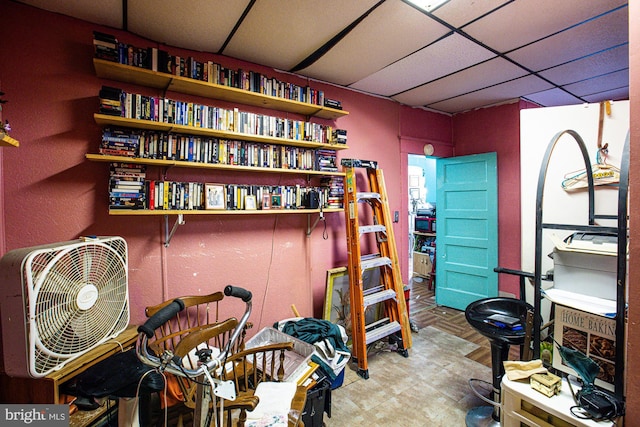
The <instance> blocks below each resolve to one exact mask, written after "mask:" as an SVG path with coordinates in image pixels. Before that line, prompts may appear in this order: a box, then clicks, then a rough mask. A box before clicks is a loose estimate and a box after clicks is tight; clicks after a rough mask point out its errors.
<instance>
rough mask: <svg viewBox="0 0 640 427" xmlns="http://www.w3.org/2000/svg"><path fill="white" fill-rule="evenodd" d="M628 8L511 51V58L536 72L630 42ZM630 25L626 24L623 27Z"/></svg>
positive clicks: (509, 55)
mask: <svg viewBox="0 0 640 427" xmlns="http://www.w3.org/2000/svg"><path fill="white" fill-rule="evenodd" d="M627 12H628V10H627V8H623V9H620V10H618V11H616V12H612V13H609V14H607V15H604V16H603V17H601V18H598V19H594V20H592V21H589V22H586V23H584V24H582V25H578V26H576V27H573V28H571V29H570V30H567V31H563V32H562V33H559V34H556V35H554V36H551V37H548V38H546V39H544V40H541V41H539V42H537V43H534V44H532V45H529V46H526V47H523V48H521V49H518V50H515V51H513V52H510V53H509V54H508V55H507V56H508V57H509V58H511V59H513V60H514V61H516V62H519V63H521V64H523V65H524V66H526V67H529V68H530V69H531V70H533V71H540V70H544V69H546V68H549V67H553V66H555V65H558V64H563V63H565V62H567V61H572V60H575V59H578V58H582V57H583V56H586V55H590V54H593V53H596V52H599V51H601V50H603V49H607V48H610V47H612V46H617V45H621V44H624V43H627V42H628V40H629V28H628V21H629V20H628V15H627ZM623 23H626V25H621V24H623Z"/></svg>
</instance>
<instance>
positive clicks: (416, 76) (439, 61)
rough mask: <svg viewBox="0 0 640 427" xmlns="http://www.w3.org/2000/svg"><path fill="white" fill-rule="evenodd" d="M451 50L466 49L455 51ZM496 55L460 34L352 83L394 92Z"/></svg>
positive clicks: (373, 89)
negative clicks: (453, 53) (454, 53)
mask: <svg viewBox="0 0 640 427" xmlns="http://www.w3.org/2000/svg"><path fill="white" fill-rule="evenodd" d="M451 52H465V54H464V55H452V54H451ZM494 56H495V55H494V54H493V53H491V52H490V51H488V50H486V49H484V48H482V47H480V46H478V45H476V44H474V43H472V42H471V41H469V40H468V39H467V38H465V37H462V36H461V35H458V34H451V35H449V36H447V37H446V38H444V39H442V40H440V41H438V43H434V44H432V45H430V46H427V47H425V48H424V49H422V50H420V51H418V52H416V53H414V54H413V55H410V56H407V57H406V58H403V59H401V60H400V61H398V62H395V63H393V64H391V65H389V66H388V67H386V68H384V69H382V70H380V71H378V72H377V73H374V74H372V75H370V76H367V77H365V78H364V79H362V80H360V81H358V82H356V83H354V84H352V85H351V86H350V87H352V88H354V89H359V90H363V91H367V92H374V91H375V92H376V93H378V94H381V95H385V96H391V95H393V94H396V93H400V92H404V91H406V90H407V89H411V88H414V87H416V86H419V85H421V84H423V83H425V82H429V81H431V80H434V79H437V78H439V77H442V76H446V75H448V74H451V73H453V72H456V71H458V70H461V69H463V68H466V67H469V66H471V65H474V64H477V63H479V62H482V61H485V60H487V59H489V58H491V57H494Z"/></svg>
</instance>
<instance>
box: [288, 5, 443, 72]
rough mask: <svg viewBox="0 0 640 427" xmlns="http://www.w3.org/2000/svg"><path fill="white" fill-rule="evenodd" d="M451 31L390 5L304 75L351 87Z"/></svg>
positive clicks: (410, 9) (430, 20)
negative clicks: (352, 84) (350, 85)
mask: <svg viewBox="0 0 640 427" xmlns="http://www.w3.org/2000/svg"><path fill="white" fill-rule="evenodd" d="M399 23H402V25H399ZM447 32H448V30H447V28H446V27H445V26H443V25H441V24H439V23H437V22H436V21H434V20H433V19H431V18H429V17H427V16H426V15H425V14H423V13H421V12H418V11H417V10H415V9H414V8H413V7H411V6H408V5H406V4H405V3H402V2H399V1H397V2H386V3H383V4H382V5H381V6H380V7H378V8H377V9H376V10H374V11H373V12H372V13H371V14H370V15H369V16H368V17H367V18H366V19H364V20H363V21H362V22H361V23H360V24H359V25H358V26H357V27H356V28H354V29H353V31H351V32H350V33H349V34H347V36H346V37H345V38H344V39H343V40H341V41H340V42H339V43H338V44H337V45H336V46H335V47H334V48H333V49H331V50H330V51H329V52H328V53H327V54H326V55H324V56H323V57H322V58H320V59H319V60H318V61H317V62H315V63H314V64H312V65H311V66H309V67H307V68H306V69H304V70H300V73H301V74H304V75H308V76H310V77H315V78H319V79H322V80H328V81H331V82H334V83H338V84H342V85H349V84H351V83H353V82H356V81H358V80H361V79H362V78H364V77H366V76H368V75H370V74H372V73H374V72H376V71H378V70H380V69H382V68H384V67H385V66H387V65H388V64H391V63H393V62H394V61H397V60H399V59H401V58H403V57H405V56H406V55H409V54H411V53H412V52H415V51H416V50H418V49H420V48H422V47H424V46H426V45H428V44H429V43H432V42H433V41H435V40H437V39H438V38H439V37H441V36H443V35H445V34H446V33H447ZM395 78H397V76H395Z"/></svg>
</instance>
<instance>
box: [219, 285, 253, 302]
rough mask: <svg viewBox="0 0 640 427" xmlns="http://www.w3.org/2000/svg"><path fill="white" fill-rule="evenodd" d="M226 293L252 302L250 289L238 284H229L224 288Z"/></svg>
mask: <svg viewBox="0 0 640 427" xmlns="http://www.w3.org/2000/svg"><path fill="white" fill-rule="evenodd" d="M224 294H225V295H226V296H228V297H235V298H240V299H241V300H242V301H244V302H250V301H251V298H252V295H251V292H250V291H248V290H246V289H244V288H241V287H238V286H231V285H228V286H227V287H226V288H224Z"/></svg>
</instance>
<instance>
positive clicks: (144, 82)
mask: <svg viewBox="0 0 640 427" xmlns="http://www.w3.org/2000/svg"><path fill="white" fill-rule="evenodd" d="M93 66H94V67H95V70H96V75H97V76H98V77H101V78H104V79H109V80H117V81H121V82H126V83H133V84H136V85H140V86H146V87H152V88H157V89H162V90H164V91H173V92H179V93H185V94H189V95H196V96H202V97H205V98H211V99H219V100H222V101H229V102H234V103H240V104H244V105H252V106H254V107H263V108H268V109H271V110H278V111H285V112H289V113H297V114H301V115H304V116H309V117H318V118H321V119H329V120H335V119H337V118H339V117H342V116H346V115H348V114H349V113H348V112H347V111H344V110H337V109H335V108H328V107H323V106H321V105H314V104H309V103H306V102H299V101H293V100H290V99H286V98H278V97H275V96H270V95H263V94H261V93H256V92H250V91H246V90H242V89H237V88H234V87H229V86H222V85H218V84H214V83H208V82H204V81H200V80H195V79H190V78H188V77H182V76H174V75H171V74H167V73H160V72H157V71H151V70H147V69H145V68H139V67H133V66H131V65H123V64H119V63H117V62H111V61H106V60H104V59H98V58H94V59H93Z"/></svg>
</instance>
